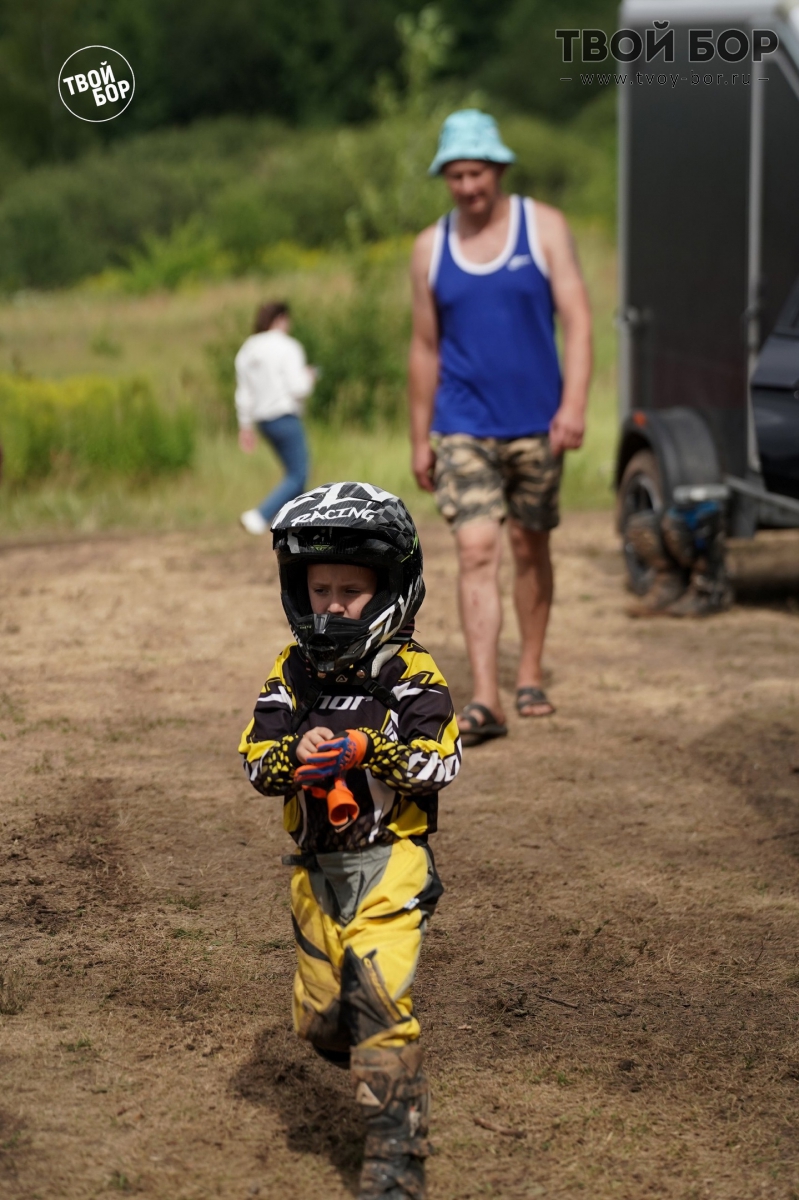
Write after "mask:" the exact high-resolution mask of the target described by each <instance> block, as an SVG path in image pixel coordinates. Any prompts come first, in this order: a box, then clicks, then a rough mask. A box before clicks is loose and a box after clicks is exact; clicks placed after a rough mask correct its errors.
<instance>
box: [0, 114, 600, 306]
mask: <svg viewBox="0 0 799 1200" xmlns="http://www.w3.org/2000/svg"><path fill="white" fill-rule="evenodd" d="M458 102H459V101H457V100H456V99H450V100H448V101H447V103H446V104H444V103H443V102H442V101H441V100H436V101H435V102H432V101H431V102H430V103H429V104H427V102H426V106H425V107H423V106H419V107H413V106H412V105H411V106H403V105H402V104H400V103H399V102H398V101H397V102H394V103H393V107H392V102H391V101H390V98H389V99H387V100H386V101H385V103H384V105H383V107H384V112H385V115H384V116H383V117H382V118H381V119H380V120H378V121H374V122H372V123H371V124H369V125H364V126H360V127H357V128H348V129H340V130H329V131H325V132H319V131H316V130H306V131H301V132H298V131H289V130H287V129H284V128H281V127H280V126H277V125H276V124H275V123H274V122H266V121H262V120H246V119H244V118H241V119H236V120H230V119H228V120H224V121H218V122H214V123H205V124H202V125H197V126H195V127H191V128H189V129H185V130H169V131H166V132H163V131H162V132H158V133H152V134H147V135H143V136H140V137H137V138H133V139H131V140H130V141H128V142H122V143H117V144H115V145H114V146H113V147H112V148H111V149H109V150H107V151H104V152H100V151H93V152H92V153H91V154H88V155H86V156H85V157H84V158H82V159H80V160H78V161H77V162H75V163H72V164H69V165H64V166H59V167H43V168H38V169H36V170H33V171H29V172H27V173H26V174H22V175H19V176H17V178H16V179H14V180H12V182H11V183H10V184H9V185H8V186H7V187H6V188H5V190H4V191H3V192H2V193H1V194H0V289H5V290H7V291H8V290H12V289H15V288H22V287H52V286H61V285H64V284H69V283H72V282H75V281H76V280H78V279H81V278H84V277H86V276H88V275H93V274H98V273H100V272H103V271H107V270H109V269H113V270H116V271H118V270H120V269H121V270H122V271H125V272H127V271H129V272H130V273H131V274H132V275H133V276H134V277H135V279H134V280H133V281H131V282H129V283H128V284H124V283H123V284H121V286H130V287H133V288H135V289H137V290H140V289H141V288H142V287H146V288H156V287H174V286H178V285H179V284H180V283H181V282H183V281H184V280H186V279H192V278H196V277H198V275H203V276H205V277H213V276H214V275H215V274H218V272H219V270H221V269H226V270H229V271H230V270H232V271H235V272H237V273H241V272H246V271H250V270H261V269H263V264H264V263H267V264H268V259H269V251H270V249H271V248H272V247H274V246H276V245H278V244H280V243H285V242H291V243H296V244H297V245H300V246H303V247H305V248H320V247H326V248H333V247H343V246H352V245H353V244H355V245H358V244H360V243H362V242H364V241H367V242H371V241H380V240H383V239H386V238H394V237H398V236H403V235H405V234H410V233H415V232H418V231H419V230H420V229H421V228H423V227H424V226H425V225H427V224H429V223H430V222H431V221H433V220H435V218H436V217H437V216H438V215H439V214H440V213H441V212H443V211H445V210H446V208H448V207H449V205H450V203H451V202H450V200H449V196H448V194H447V192H446V188H445V187H444V185H443V183H441V181H440V180H431V179H429V178H428V176H427V167H428V164H429V162H430V160H431V158H432V156H433V152H434V150H435V145H436V138H437V135H438V130H439V127H440V124H441V121H442V120H443V118H444V117H445V116H446V114H447V112H448V111H449V110H450V108H451V107H454V106H456V104H457V103H458ZM605 107H607V105H606V106H605ZM602 112H603V113H604V108H603V109H602ZM587 116H588V112H587V113H585V114H583V115H582V116H581V117H580V118H578V120H577V121H576V122H574V123H573V124H572V125H571V126H556V125H553V124H548V123H547V122H545V121H541V120H537V119H535V118H533V117H524V116H518V115H513V114H510V115H507V116H504V117H502V118H501V125H502V131H503V134H504V136H505V137H506V139H507V141H508V143H509V145H511V146H512V147H513V148H514V149H515V150H516V152H517V154H518V160H519V161H518V163H517V165H516V166H515V167H514V168H513V170H512V171H511V172H510V173H509V177H508V184H509V186H510V187H511V188H516V189H518V190H521V191H525V192H532V193H533V194H534V195H536V196H538V197H539V198H540V199H542V200H546V201H549V202H550V203H554V204H557V205H559V206H562V207H564V208H565V209H566V211H567V212H571V213H575V214H580V215H596V216H599V217H600V218H601V219H602V220H603V221H604V222H605V224H606V225H610V224H611V223H612V219H613V205H614V187H613V178H614V158H613V146H612V134H611V136H610V138H609V137H607V136H605V135H604V129H605V126H606V125H607V121H604V120H603V122H601V126H602V135H601V136H599V135H598V132H597V130H596V129H595V128H593V127H591V126H590V124H584V122H585V118H586V117H587ZM173 243H174V245H173ZM220 264H225V266H224V268H223V267H222V266H221V265H220ZM116 278H117V282H118V283H120V282H121V281H120V277H116Z"/></svg>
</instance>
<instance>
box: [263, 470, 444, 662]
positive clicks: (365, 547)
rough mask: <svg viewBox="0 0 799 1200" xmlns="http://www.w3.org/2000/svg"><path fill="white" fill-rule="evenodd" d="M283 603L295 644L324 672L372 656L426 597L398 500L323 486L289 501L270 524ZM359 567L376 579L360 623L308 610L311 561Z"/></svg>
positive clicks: (362, 486) (412, 531)
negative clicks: (353, 564)
mask: <svg viewBox="0 0 799 1200" xmlns="http://www.w3.org/2000/svg"><path fill="white" fill-rule="evenodd" d="M272 533H273V535H274V542H273V544H274V549H275V552H276V553H277V560H278V565H279V569H280V598H281V600H282V601H283V608H284V611H285V613H286V616H287V617H288V621H289V625H290V626H291V629H292V632H293V634H294V636H295V638H296V639H297V644H298V646H299V647H300V649H301V650H302V652H303V654H304V655H305V656H306V658H307V659H308V661H309V662H310V664H311V666H312V667H313V668H314V670H316V671H317V672H319V673H322V674H326V673H327V672H329V671H339V670H346V669H347V668H349V667H352V666H354V664H355V663H357V662H360V661H361V660H362V659H364V658H370V657H371V656H372V655H373V654H374V653H375V652H376V651H377V650H378V649H379V648H380V646H382V645H384V644H385V643H386V642H389V641H392V640H396V635H397V634H398V633H399V631H400V629H402V628H403V627H404V626H406V625H407V624H408V622H409V621H410V620H411V619H412V618H413V617H414V615H415V614H416V613H417V612H418V610H419V607H420V605H421V603H422V601H423V600H424V580H423V579H422V548H421V546H420V545H419V535H418V534H417V532H416V526H415V525H414V523H413V519H412V517H411V514H410V513H409V512H408V510H407V508H406V507H405V505H404V504H403V502H402V501H401V500H400V499H399V497H398V496H394V495H393V494H392V493H391V492H384V491H383V490H382V489H381V488H378V487H374V486H373V485H372V484H371V483H326V484H323V485H322V487H318V488H314V489H313V491H311V492H304V493H303V495H302V496H298V497H297V498H296V500H290V501H289V502H288V504H284V505H283V507H282V508H281V510H280V512H279V513H278V514H277V516H276V517H275V519H274V521H273V522H272ZM314 562H316V563H329V562H349V563H357V564H358V565H359V566H365V567H371V568H372V569H373V570H374V571H375V572H376V574H377V592H376V594H375V595H374V597H373V598H372V599H371V600H370V601H369V603H368V604H367V605H366V607H365V608H364V610H363V612H362V614H361V616H360V618H359V619H358V620H355V621H354V620H351V619H349V618H348V617H340V616H335V615H331V614H329V613H325V614H322V615H319V614H316V615H314V613H313V612H312V611H311V601H310V597H309V594H308V570H307V568H308V564H309V563H314Z"/></svg>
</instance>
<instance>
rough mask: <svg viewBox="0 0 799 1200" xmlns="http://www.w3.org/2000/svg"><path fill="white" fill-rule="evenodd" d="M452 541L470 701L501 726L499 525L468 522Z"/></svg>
mask: <svg viewBox="0 0 799 1200" xmlns="http://www.w3.org/2000/svg"><path fill="white" fill-rule="evenodd" d="M455 540H456V545H457V548H458V598H459V602H460V614H461V625H462V626H463V635H464V637H465V639H466V648H467V651H468V653H469V662H470V663H471V667H472V685H473V686H472V699H473V700H474V701H476V702H477V703H478V704H484V705H485V707H486V708H487V709H489V710H490V711H491V712H492V713H493V714H494V716H495V717H496V719H497V721H498V722H500V723H503V722H504V720H505V714H504V712H503V710H502V701H501V700H500V698H499V677H498V668H497V654H498V649H499V633H500V629H501V628H502V598H501V596H500V592H499V562H500V555H501V552H502V526H501V525H500V523H499V522H498V521H488V520H486V521H469V522H468V523H467V524H466V525H461V526H460V528H458V529H457V530H456V532H455Z"/></svg>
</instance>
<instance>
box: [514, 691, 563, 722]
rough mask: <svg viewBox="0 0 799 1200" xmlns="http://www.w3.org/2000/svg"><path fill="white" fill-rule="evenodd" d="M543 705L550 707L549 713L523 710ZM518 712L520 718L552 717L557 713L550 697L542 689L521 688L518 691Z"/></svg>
mask: <svg viewBox="0 0 799 1200" xmlns="http://www.w3.org/2000/svg"><path fill="white" fill-rule="evenodd" d="M542 704H547V705H549V708H548V710H547V712H542V713H535V712H522V709H523V708H530V707H531V706H533V705H542ZM516 711H517V713H518V714H519V716H520V717H551V716H552V714H553V713H554V712H555V705H554V704H550V702H549V697H548V696H547V694H546V692H545V691H543V690H542V689H541V688H540V687H520V688H517V689H516Z"/></svg>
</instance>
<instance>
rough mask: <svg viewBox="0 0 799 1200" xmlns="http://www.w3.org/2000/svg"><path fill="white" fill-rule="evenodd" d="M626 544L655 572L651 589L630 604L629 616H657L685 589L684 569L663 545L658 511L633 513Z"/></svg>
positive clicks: (626, 532)
mask: <svg viewBox="0 0 799 1200" xmlns="http://www.w3.org/2000/svg"><path fill="white" fill-rule="evenodd" d="M624 532H625V538H626V541H627V545H628V546H629V547H630V548H631V549H632V550H633V551H634V553H635V554H636V555H637V557H638V558H639V559H640V560H641V562H643V563H646V565H647V566H649V567H651V568H652V570H653V572H654V579H653V581H652V584H651V586H650V588H649V591H648V592H647V593H646V594H645V595H643V596H639V597H638V598H637V599H636V600H634V601H633V602H632V603H631V604H629V605H628V607H627V615H628V616H630V617H655V616H658V615H659V614H660V613H663V612H665V611H666V609H667V608H668V607H669V605H671V604H673V603H674V602H675V601H676V600H678V599H679V598H680V596H681V595H682V594H683V592H684V591H685V588H686V582H687V581H686V576H685V571H684V570H682V569H681V568H680V566H679V565H678V564H677V563H676V562H675V561H674V559H673V558H672V557H671V555H670V554H669V552H668V551H667V549H666V547H665V546H664V544H663V538H662V536H661V532H660V518H659V516H658V514H657V513H656V512H651V511H650V512H640V513H634V514H633V515H632V516H631V517H630V520H629V521H628V522H627V527H626V529H625V531H624Z"/></svg>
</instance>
